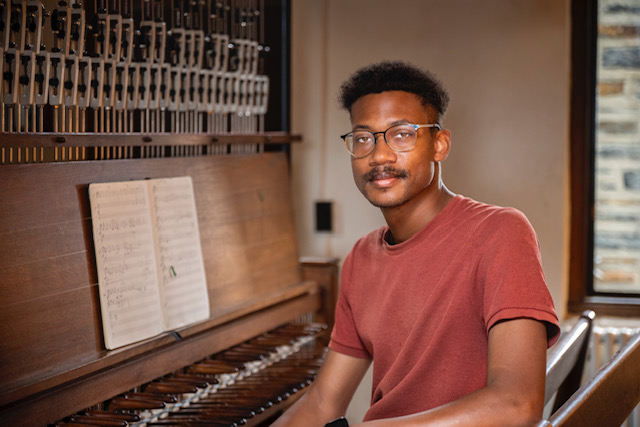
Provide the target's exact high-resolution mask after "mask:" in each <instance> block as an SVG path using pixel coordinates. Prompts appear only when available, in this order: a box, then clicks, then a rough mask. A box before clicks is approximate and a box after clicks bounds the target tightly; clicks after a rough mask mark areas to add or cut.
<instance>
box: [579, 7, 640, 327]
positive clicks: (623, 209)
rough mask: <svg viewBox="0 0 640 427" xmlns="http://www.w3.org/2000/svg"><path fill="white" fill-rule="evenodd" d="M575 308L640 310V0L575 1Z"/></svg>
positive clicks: (614, 311)
mask: <svg viewBox="0 0 640 427" xmlns="http://www.w3.org/2000/svg"><path fill="white" fill-rule="evenodd" d="M572 3H573V4H572V23H573V25H572V49H571V50H572V95H571V97H572V101H571V102H572V108H571V206H572V212H571V258H570V291H569V310H570V311H581V310H583V309H585V308H593V309H595V310H597V311H598V313H602V314H613V315H640V0H630V1H625V2H620V1H614V0H588V1H584V0H573V2H572Z"/></svg>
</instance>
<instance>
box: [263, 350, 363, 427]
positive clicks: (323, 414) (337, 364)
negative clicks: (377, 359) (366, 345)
mask: <svg viewBox="0 0 640 427" xmlns="http://www.w3.org/2000/svg"><path fill="white" fill-rule="evenodd" d="M370 363H371V360H370V359H359V358H357V357H351V356H346V355H344V354H341V353H337V352H335V351H332V350H329V351H328V353H327V356H326V358H325V361H324V363H323V364H322V367H321V368H320V371H319V372H318V375H317V377H316V379H315V380H314V381H313V384H311V386H310V387H309V389H308V390H307V391H306V393H305V394H304V396H302V397H301V398H300V400H298V401H297V402H296V403H294V404H293V405H292V406H291V408H289V409H288V410H287V411H286V412H285V413H284V414H283V415H282V416H281V417H280V418H278V419H277V420H276V422H275V423H274V424H272V425H273V426H274V427H275V426H278V427H281V426H295V427H299V426H309V427H311V426H320V427H322V426H324V425H325V423H328V422H329V421H332V420H334V419H336V418H339V417H340V416H343V415H344V413H345V411H346V410H347V406H348V405H349V402H350V401H351V398H352V397H353V393H355V391H356V388H357V387H358V384H359V383H360V381H361V380H362V377H363V376H364V374H365V373H366V372H367V369H368V367H369V365H370Z"/></svg>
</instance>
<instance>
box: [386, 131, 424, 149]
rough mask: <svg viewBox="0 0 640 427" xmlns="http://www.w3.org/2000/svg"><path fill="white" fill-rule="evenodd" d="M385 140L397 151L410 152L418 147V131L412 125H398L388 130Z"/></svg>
mask: <svg viewBox="0 0 640 427" xmlns="http://www.w3.org/2000/svg"><path fill="white" fill-rule="evenodd" d="M384 136H385V139H386V140H387V144H389V147H391V148H393V149H394V150H396V151H408V150H411V149H412V148H413V147H414V146H415V145H416V139H417V138H416V130H415V129H414V128H413V126H410V125H398V126H394V127H392V128H389V129H387V132H386V133H385V135H384Z"/></svg>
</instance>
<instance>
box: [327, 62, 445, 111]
mask: <svg viewBox="0 0 640 427" xmlns="http://www.w3.org/2000/svg"><path fill="white" fill-rule="evenodd" d="M389 90H402V91H405V92H410V93H413V94H415V95H418V96H419V97H420V99H422V103H423V104H424V105H425V106H428V105H431V106H432V107H433V108H435V109H436V110H437V111H438V113H439V114H440V116H443V115H444V112H445V111H446V109H447V105H448V104H449V94H448V93H447V91H446V90H445V88H444V87H443V86H442V83H441V82H440V81H439V80H438V79H437V78H436V76H435V75H433V74H432V73H431V72H429V71H427V70H423V69H421V68H418V67H416V66H414V65H412V64H409V63H406V62H402V61H383V62H379V63H376V64H371V65H368V66H366V67H363V68H360V69H359V70H357V71H356V72H355V73H353V74H352V75H351V77H349V79H348V80H346V81H345V82H344V83H343V84H342V86H341V87H340V95H339V98H338V101H339V102H340V105H341V106H342V108H344V109H345V110H347V111H351V107H352V106H353V104H354V103H355V102H356V101H357V100H358V99H360V98H361V97H363V96H365V95H368V94H371V93H381V92H385V91H389Z"/></svg>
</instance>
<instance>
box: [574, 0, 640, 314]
mask: <svg viewBox="0 0 640 427" xmlns="http://www.w3.org/2000/svg"><path fill="white" fill-rule="evenodd" d="M571 22H572V38H571V52H572V53H571V81H572V86H571V129H570V131H571V146H570V153H571V165H570V176H571V238H570V239H571V240H570V261H569V300H568V310H569V311H570V312H572V313H581V312H582V311H584V310H587V309H592V310H595V311H596V312H597V313H598V315H603V314H608V315H616V316H638V315H640V298H636V297H631V296H625V295H603V294H596V293H595V292H594V291H593V273H592V272H593V248H594V243H593V225H594V224H593V223H594V214H595V213H594V176H593V172H594V161H595V150H594V143H595V88H596V49H597V46H596V39H597V0H572V2H571Z"/></svg>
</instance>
